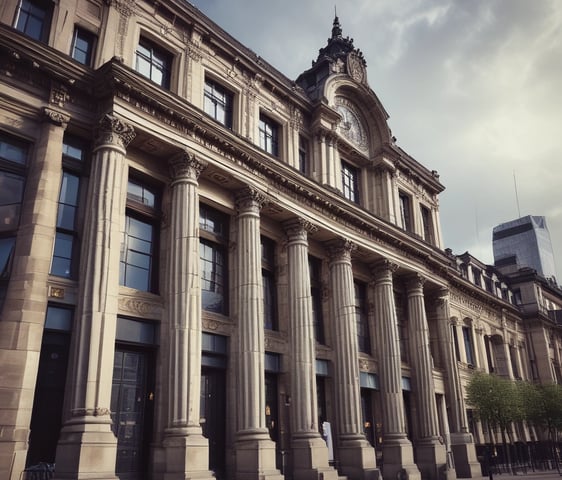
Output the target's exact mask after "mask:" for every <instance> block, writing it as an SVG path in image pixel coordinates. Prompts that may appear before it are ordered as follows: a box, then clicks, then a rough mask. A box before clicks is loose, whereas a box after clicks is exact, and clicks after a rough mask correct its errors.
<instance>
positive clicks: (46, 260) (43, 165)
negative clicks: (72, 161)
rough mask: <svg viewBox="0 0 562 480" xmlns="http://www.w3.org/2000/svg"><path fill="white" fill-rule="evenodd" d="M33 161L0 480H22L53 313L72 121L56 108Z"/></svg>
mask: <svg viewBox="0 0 562 480" xmlns="http://www.w3.org/2000/svg"><path fill="white" fill-rule="evenodd" d="M44 115H45V116H44V123H43V124H42V125H41V130H40V132H39V138H38V140H37V143H36V145H35V152H36V153H35V157H34V158H32V157H31V156H30V157H29V158H28V168H29V169H28V174H27V179H26V188H25V194H24V198H23V201H22V206H21V217H20V224H19V231H18V233H17V238H16V241H15V250H14V254H13V263H12V269H11V275H10V284H9V286H8V292H7V295H6V299H5V302H4V307H3V310H2V317H1V321H0V364H1V365H4V368H3V369H2V372H1V373H0V416H1V418H2V421H1V424H2V429H1V430H2V433H1V434H0V478H6V479H13V480H15V479H18V480H19V479H20V478H21V475H22V471H23V469H24V468H25V460H26V455H27V440H28V436H29V424H30V422H31V410H32V407H33V394H34V392H35V383H36V379H37V367H38V365H39V354H40V351H41V340H42V335H43V325H44V323H45V313H46V310H47V280H48V277H49V268H50V265H51V257H52V252H53V242H54V238H55V232H56V217H57V202H58V195H59V186H60V178H61V166H62V141H63V135H64V130H65V128H66V125H67V123H68V121H69V120H70V117H68V116H67V115H65V114H62V113H60V112H58V111H55V110H52V109H51V108H45V110H44Z"/></svg>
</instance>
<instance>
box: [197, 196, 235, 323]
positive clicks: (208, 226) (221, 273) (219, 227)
mask: <svg viewBox="0 0 562 480" xmlns="http://www.w3.org/2000/svg"><path fill="white" fill-rule="evenodd" d="M199 231H200V235H201V238H200V240H199V255H200V262H201V273H200V274H201V302H202V308H203V310H206V311H208V312H215V313H221V314H223V315H227V314H228V304H227V292H228V289H227V280H228V276H227V272H228V262H227V259H228V257H227V254H226V252H227V248H228V217H227V216H226V215H224V214H223V213H221V212H219V211H218V210H215V209H213V208H211V207H209V206H207V205H200V207H199Z"/></svg>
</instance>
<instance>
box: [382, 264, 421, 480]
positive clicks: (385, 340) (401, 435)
mask: <svg viewBox="0 0 562 480" xmlns="http://www.w3.org/2000/svg"><path fill="white" fill-rule="evenodd" d="M397 268H398V265H396V264H394V263H392V262H390V261H388V260H383V261H382V262H379V263H377V264H375V265H373V267H372V272H373V276H374V280H375V286H374V292H375V302H374V303H375V312H376V313H375V339H376V352H377V360H378V365H379V383H380V397H381V406H382V416H383V418H382V424H383V435H384V437H383V459H384V464H383V476H384V477H385V478H397V476H398V474H399V473H400V472H401V471H402V470H405V471H406V473H407V475H408V478H409V479H411V480H413V479H416V480H419V479H421V475H420V472H419V470H418V467H417V466H416V465H415V463H414V451H413V448H412V444H411V442H410V440H408V437H407V435H406V422H405V414H404V397H403V395H402V362H401V359H400V337H399V333H398V318H397V315H396V306H395V303H394V289H393V285H392V283H393V282H392V276H393V273H394V272H395V271H396V270H397Z"/></svg>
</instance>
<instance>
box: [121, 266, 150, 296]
mask: <svg viewBox="0 0 562 480" xmlns="http://www.w3.org/2000/svg"><path fill="white" fill-rule="evenodd" d="M149 285H150V282H149V272H148V271H147V270H145V269H142V268H138V267H135V266H133V265H127V266H126V272H125V286H126V287H130V288H136V289H137V290H143V291H145V292H146V291H148V290H149Z"/></svg>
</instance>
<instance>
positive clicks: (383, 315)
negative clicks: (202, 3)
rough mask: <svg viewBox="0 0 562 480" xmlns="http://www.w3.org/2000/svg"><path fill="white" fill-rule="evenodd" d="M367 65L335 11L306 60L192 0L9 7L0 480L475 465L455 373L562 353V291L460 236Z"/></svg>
mask: <svg viewBox="0 0 562 480" xmlns="http://www.w3.org/2000/svg"><path fill="white" fill-rule="evenodd" d="M365 66H366V63H365V60H364V58H363V55H362V54H361V52H360V51H359V50H358V49H356V48H355V46H354V45H353V41H352V40H350V39H349V38H347V37H344V36H343V34H342V29H341V26H340V23H339V20H338V19H337V18H336V19H335V20H334V23H333V26H332V31H331V35H330V37H329V39H328V42H327V44H326V45H325V46H324V47H323V48H322V49H321V50H320V52H319V54H318V57H317V58H316V60H315V61H314V62H313V64H312V67H311V68H310V69H309V70H307V71H305V72H303V73H302V74H301V75H300V76H299V78H297V79H296V80H294V81H293V80H290V79H288V78H286V77H285V76H284V75H283V74H281V73H280V72H278V71H277V70H275V69H274V68H273V67H272V66H271V65H269V64H268V63H267V62H265V61H264V60H263V59H262V58H260V57H258V56H257V55H256V54H254V53H253V52H252V51H251V50H249V49H248V48H246V47H245V46H243V45H241V44H240V43H239V42H238V41H236V40H235V39H234V38H232V37H231V36H229V35H228V34H227V33H226V32H224V31H223V30H222V29H221V28H220V27H219V26H217V25H216V24H214V23H213V22H212V21H211V20H210V19H209V18H207V17H205V16H204V15H202V14H201V12H199V11H198V10H197V9H196V8H194V7H193V6H191V5H190V4H189V3H187V2H185V1H183V0H163V1H161V2H152V1H144V0H105V1H102V0H54V1H52V0H5V1H4V2H2V4H1V5H0V99H1V102H0V184H1V185H2V186H3V188H2V189H1V190H0V192H1V193H0V212H1V214H2V215H1V220H2V221H0V225H1V226H0V262H1V265H0V266H1V272H2V273H1V275H0V301H1V305H0V308H1V317H0V359H1V364H2V365H3V368H2V370H1V371H0V425H1V428H0V477H1V478H6V479H10V480H16V479H21V478H26V475H28V474H29V472H26V470H30V469H33V468H35V466H37V465H41V466H42V468H46V467H45V465H46V464H48V465H49V468H51V469H54V478H56V479H60V480H63V479H115V478H120V479H127V480H148V479H155V480H160V479H162V480H176V479H178V480H179V479H182V480H186V479H212V478H218V479H221V480H254V479H255V480H257V479H260V480H261V479H263V480H277V479H279V480H281V479H283V478H287V479H295V480H301V479H306V480H308V479H325V480H328V479H333V480H336V479H338V478H342V477H346V478H348V479H351V480H371V479H376V478H379V477H380V476H384V477H386V478H389V479H390V478H396V477H397V476H400V478H410V479H412V480H418V479H421V478H422V477H423V478H424V479H426V478H427V479H431V480H437V479H441V478H443V477H444V476H446V478H449V479H454V478H457V477H458V478H472V477H479V476H481V470H480V465H479V463H478V461H477V457H476V444H475V438H476V441H477V442H479V443H486V442H487V441H488V439H487V438H485V434H486V432H483V430H482V428H481V426H478V424H477V423H475V422H474V421H473V419H472V416H471V414H470V408H468V407H467V405H466V404H465V401H464V393H463V392H464V385H465V384H466V382H467V381H468V379H469V378H470V374H471V372H472V371H474V370H475V369H482V370H485V371H497V372H501V374H503V375H506V376H511V377H513V378H516V377H521V378H526V379H531V380H537V381H539V380H540V381H549V379H548V378H546V377H548V374H547V373H545V372H546V370H545V369H544V368H543V366H544V365H546V366H548V367H549V369H550V370H549V371H552V372H554V374H556V375H557V374H559V365H560V348H559V347H560V345H562V344H561V343H560V340H559V338H560V334H559V327H558V326H557V325H558V324H557V323H556V315H552V314H549V313H548V311H549V310H550V311H557V310H558V311H559V310H560V309H562V301H561V300H560V299H561V298H562V295H561V292H560V290H559V289H558V287H556V286H555V285H553V284H552V283H548V282H546V281H544V279H541V278H540V277H537V276H536V275H535V276H532V278H530V279H529V278H523V276H522V273H521V272H515V273H511V274H508V273H506V274H505V275H504V274H502V273H500V272H499V271H496V270H495V269H493V268H491V267H486V266H483V265H481V264H479V262H478V261H477V260H476V259H473V258H472V257H470V256H469V255H468V254H465V255H464V256H455V255H453V254H452V253H451V252H450V251H446V250H444V246H443V244H442V239H441V230H440V223H439V203H438V196H439V194H440V193H441V192H442V191H443V189H444V187H443V185H442V184H441V183H440V181H439V176H438V175H437V173H436V172H435V171H433V170H429V169H427V168H426V167H424V166H422V165H421V164H420V163H418V162H417V161H416V160H415V159H414V158H413V157H411V156H410V155H408V154H407V153H406V152H405V151H403V150H402V149H401V148H400V147H398V146H397V145H396V143H395V140H394V138H393V136H392V134H391V132H390V130H389V128H388V125H387V118H388V114H387V113H386V111H385V110H384V108H383V106H382V105H381V102H380V101H379V99H378V98H377V96H376V94H375V93H374V92H373V91H372V90H371V89H370V88H369V85H368V82H367V76H366V68H365ZM478 269H480V270H479V272H480V273H479V275H480V276H477V274H476V272H477V271H478ZM509 275H511V276H512V277H517V278H516V279H515V280H516V281H519V282H520V285H521V286H519V287H518V288H519V290H518V291H519V297H517V296H516V295H515V293H516V292H515V290H512V289H511V287H509V285H510V284H509V283H508V281H509V278H510V277H509ZM484 277H485V278H489V281H490V282H492V283H491V284H490V285H491V287H490V288H487V285H488V284H487V283H486V284H485V283H484ZM515 280H514V281H515ZM525 282H527V283H525ZM529 282H531V283H529ZM531 284H532V286H531V287H529V288H527V287H528V285H531ZM518 285H519V284H518ZM537 285H538V286H539V287H540V289H542V290H540V289H538V288H535V287H536V286H537ZM533 286H535V287H533ZM539 290H540V291H541V292H545V294H544V297H543V296H541V301H542V299H543V298H547V299H548V301H549V302H550V303H548V304H547V303H545V302H546V301H545V302H543V303H541V304H540V305H542V306H544V308H541V309H540V310H539V309H537V311H530V310H529V311H525V309H523V308H522V307H521V302H518V300H517V298H519V300H521V299H522V298H523V297H524V296H525V295H527V297H528V298H529V302H532V301H535V300H536V298H535V297H533V295H535V293H536V292H538V291H539ZM541 295H542V293H541ZM531 297H533V298H535V300H533V299H532V298H531ZM537 301H538V300H537ZM537 305H539V304H538V303H537ZM527 325H532V328H531V330H528V328H527ZM529 332H531V333H529ZM541 335H542V338H541V339H540V340H538V337H539V336H541ZM549 342H551V343H549ZM551 344H554V345H556V346H557V347H552V348H551V347H550V346H549V345H551ZM531 346H533V348H534V350H532V353H531ZM533 362H534V363H533ZM541 362H542V363H541ZM555 364H556V365H555ZM555 366H558V367H557V368H558V370H556V368H555ZM551 367H552V368H551ZM491 369H493V370H491ZM535 371H536V372H537V375H538V376H540V375H546V377H545V378H544V379H543V378H539V377H538V376H537V377H536V376H535V375H534V373H533V372H535ZM549 378H550V377H549ZM552 378H554V379H558V380H559V377H556V376H554V377H552ZM528 430H529V429H527V430H525V431H522V432H521V435H523V436H524V435H528V434H529V431H528ZM479 435H480V436H479Z"/></svg>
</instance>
